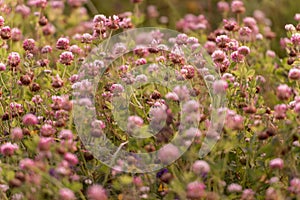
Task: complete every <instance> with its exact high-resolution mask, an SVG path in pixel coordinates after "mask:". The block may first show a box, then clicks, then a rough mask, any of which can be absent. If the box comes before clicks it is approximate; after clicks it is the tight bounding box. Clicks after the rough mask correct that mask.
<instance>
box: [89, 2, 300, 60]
mask: <svg viewBox="0 0 300 200" xmlns="http://www.w3.org/2000/svg"><path fill="white" fill-rule="evenodd" d="M90 1H91V2H90V3H93V4H94V5H95V8H96V9H94V13H93V14H95V12H96V10H97V12H98V13H101V14H105V15H113V14H116V13H122V12H126V11H133V10H134V6H135V5H134V4H132V3H131V0H109V1H107V0H90ZM228 2H231V1H228ZM217 3H218V0H144V1H143V2H142V3H141V4H140V5H139V10H140V12H143V13H146V11H147V7H148V6H149V5H155V6H156V7H157V9H158V11H159V14H160V17H161V16H166V17H168V19H169V22H168V23H167V27H168V28H171V29H175V27H176V21H178V20H179V19H180V18H182V17H183V16H184V15H185V14H187V13H193V14H196V15H198V14H204V15H205V16H206V17H207V19H208V21H209V22H210V24H211V30H213V29H216V28H217V26H218V25H219V24H220V21H221V20H222V14H221V13H219V12H218V10H217V6H216V4H217ZM244 3H245V5H246V9H247V11H246V13H245V14H244V16H252V15H253V12H254V10H257V9H258V10H261V11H263V12H264V13H265V14H266V17H267V18H269V19H270V20H271V22H272V30H273V31H274V32H276V34H277V36H276V39H275V40H273V42H272V46H271V48H272V49H273V50H275V52H276V53H277V54H278V55H279V56H281V57H282V56H284V55H285V51H284V50H282V49H280V45H279V40H280V37H284V36H286V35H285V30H284V25H285V24H287V23H294V22H295V21H294V19H293V17H294V15H295V13H299V12H300V0H244ZM158 20H159V18H158ZM158 20H157V21H158ZM153 25H156V24H155V23H154V22H153V20H152V21H151V20H145V21H144V23H142V24H141V26H153Z"/></svg>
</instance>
